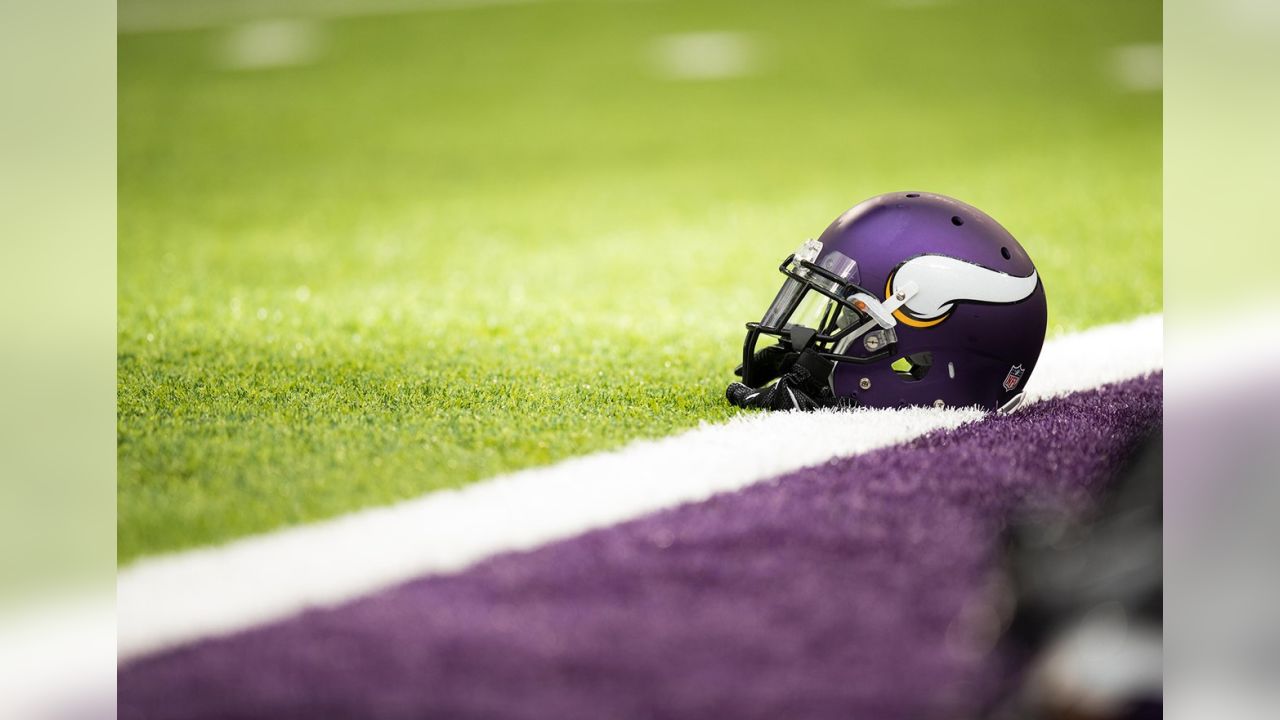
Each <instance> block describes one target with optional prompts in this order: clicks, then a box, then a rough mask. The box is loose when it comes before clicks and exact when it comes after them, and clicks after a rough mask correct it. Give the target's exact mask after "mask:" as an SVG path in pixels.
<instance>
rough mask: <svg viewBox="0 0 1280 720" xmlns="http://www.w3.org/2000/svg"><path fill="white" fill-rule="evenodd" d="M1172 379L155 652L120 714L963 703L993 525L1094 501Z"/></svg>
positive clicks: (526, 712)
mask: <svg viewBox="0 0 1280 720" xmlns="http://www.w3.org/2000/svg"><path fill="white" fill-rule="evenodd" d="M1161 390H1162V380H1161V376H1160V375H1155V376H1152V377H1148V378H1144V379H1138V380H1132V381H1128V382H1125V383H1121V384H1118V385H1113V386H1110V387H1107V388H1104V389H1102V390H1098V391H1091V392H1086V393H1080V394H1076V395H1073V396H1071V397H1068V398H1065V399H1060V400H1052V401H1046V402H1042V403H1038V404H1036V405H1033V406H1030V407H1028V408H1025V409H1024V410H1022V411H1020V412H1018V413H1016V414H1014V415H1012V416H1005V417H994V416H993V417H990V418H988V419H986V420H983V421H981V422H979V423H975V424H972V425H968V426H965V427H962V428H960V429H958V430H955V431H949V432H939V433H934V434H932V435H929V436H926V437H924V438H921V439H919V440H917V441H914V442H911V443H908V444H906V445H903V446H899V447H893V448H887V449H884V450H880V451H877V452H873V453H870V454H866V455H862V456H859V457H855V458H851V459H847V460H840V461H835V462H831V463H828V464H826V465H822V466H820V467H816V468H811V469H807V470H802V471H799V472H796V473H792V474H790V475H787V476H784V477H781V478H777V479H775V480H771V481H769V482H766V483H761V484H758V485H754V486H752V487H749V488H747V489H745V490H742V491H739V492H735V493H730V494H726V495H721V496H717V497H715V498H712V499H710V500H708V501H705V502H701V503H695V504H691V505H686V506H683V507H679V508H675V509H672V510H668V511H664V512H661V513H657V514H654V515H651V516H648V517H645V518H641V519H639V520H636V521H633V522H630V523H626V524H623V525H620V526H616V527H611V528H607V529H604V530H599V531H596V532H591V533H588V534H585V535H583V536H580V537H577V538H573V539H571V540H567V541H564V542H560V543H556V544H553V545H549V546H546V547H543V548H540V549H538V550H535V551H531V552H526V553H517V554H510V555H504V556H501V557H497V558H494V559H492V560H489V561H487V562H484V563H482V564H480V565H478V566H476V567H474V568H472V569H470V570H467V571H465V572H462V573H458V574H455V575H450V576H440V577H429V578H424V579H421V580H418V581H414V582H411V583H408V584H405V585H402V586H399V587H397V588H394V589H391V590H388V591H385V592H382V593H378V594H376V595H373V596H370V597H367V598H364V599H361V600H358V601H355V602H352V603H348V604H346V605H343V606H341V607H338V608H335V609H330V610H322V611H313V612H309V613H306V614H304V615H302V616H299V617H296V618H293V619H290V620H287V621H284V622H279V623H276V624H272V625H269V626H266V627H262V628H259V629H256V630H252V631H248V632H243V633H240V634H237V635H234V636H231V637H227V638H222V639H217V640H207V641H204V642H201V643H198V644H195V645H191V646H188V647H184V648H180V649H177V650H174V651H170V652H166V653H162V654H158V655H154V656H151V657H148V658H144V659H142V660H139V661H136V662H133V663H131V664H129V665H127V666H125V667H123V668H122V669H121V670H120V673H119V686H118V698H119V715H120V717H122V718H167V719H170V720H173V719H177V718H308V719H309V720H310V719H314V718H337V717H353V718H354V717H358V718H557V719H567V718H591V719H592V720H595V719H597V718H622V717H627V718H632V717H634V718H780V717H788V718H793V717H806V718H827V717H830V718H876V719H878V720H886V719H887V720H892V719H894V718H925V717H940V718H941V717H947V718H954V717H958V716H962V715H963V714H965V713H966V712H967V711H971V710H972V709H973V708H975V707H977V706H979V705H980V704H981V703H982V701H983V700H984V699H985V698H987V697H988V696H989V695H990V693H991V692H992V690H993V688H994V687H996V683H997V682H998V681H999V678H1000V675H1001V672H1000V670H999V666H1000V660H999V657H998V655H997V654H996V653H993V652H991V643H992V640H993V634H994V629H996V628H998V621H996V620H994V619H993V615H992V613H991V612H990V611H989V608H990V607H991V606H992V603H991V602H990V599H991V597H992V595H991V589H992V587H993V581H994V580H995V579H996V578H997V577H998V574H997V573H996V572H995V567H996V559H997V555H996V552H995V550H996V540H997V537H998V533H999V530H1000V528H1001V525H1002V523H1003V520H1004V519H1005V518H1007V517H1008V516H1009V514H1010V513H1012V512H1015V511H1017V510H1018V509H1019V508H1020V507H1024V506H1026V505H1027V504H1028V503H1035V504H1041V505H1043V504H1049V505H1061V504H1063V503H1077V502H1082V501H1086V500H1087V499H1088V498H1090V497H1092V496H1093V495H1095V494H1096V493H1097V491H1098V490H1099V489H1101V488H1102V487H1103V486H1104V485H1105V483H1106V482H1107V480H1108V479H1109V478H1110V477H1112V476H1113V475H1114V473H1115V471H1116V470H1117V469H1118V468H1119V467H1120V466H1121V465H1122V463H1124V462H1125V460H1126V459H1127V457H1128V455H1129V453H1130V451H1131V450H1132V449H1133V448H1134V447H1135V445H1136V444H1137V443H1138V442H1140V441H1141V440H1142V439H1144V438H1145V437H1146V436H1147V435H1148V434H1149V433H1150V432H1151V431H1152V430H1153V428H1155V427H1157V426H1158V425H1159V424H1160V422H1161ZM778 452H786V448H781V447H780V448H778ZM281 572H282V573H284V572H288V568H281Z"/></svg>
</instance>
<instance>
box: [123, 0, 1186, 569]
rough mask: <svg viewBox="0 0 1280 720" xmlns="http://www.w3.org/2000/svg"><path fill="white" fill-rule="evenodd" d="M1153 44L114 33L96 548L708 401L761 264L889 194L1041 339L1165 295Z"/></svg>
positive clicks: (558, 6)
mask: <svg viewBox="0 0 1280 720" xmlns="http://www.w3.org/2000/svg"><path fill="white" fill-rule="evenodd" d="M128 5H129V3H128V0H125V2H124V3H122V6H121V7H122V17H123V16H124V11H125V10H126V9H127V7H128ZM330 5H332V3H330ZM303 14H304V15H305V13H303ZM255 28H256V29H255ZM264 28H265V30H264ZM1160 31H1161V6H1160V3H1159V2H1154V1H1135V2H1112V1H1110V0H1081V1H1072V2H1044V1H1041V0H1006V1H1002V2H986V1H978V2H959V1H956V2H936V3H928V2H919V1H918V0H917V1H916V2H906V1H905V0H904V1H901V2H887V1H882V0H875V1H872V0H864V1H862V2H814V1H812V0H801V1H797V2H778V3H743V2H702V1H698V2H658V1H655V2H568V1H564V2H561V1H557V0H548V1H546V2H531V3H523V4H516V5H486V6H476V7H465V6H464V7H457V8H453V9H447V10H432V11H424V12H406V13H403V14H398V15H381V16H370V17H359V16H353V17H342V18H329V19H312V20H305V21H290V22H287V23H282V22H280V21H278V20H277V21H275V23H274V24H273V25H269V26H262V25H259V26H249V27H248V28H247V29H246V27H245V26H242V25H233V26H229V27H209V28H202V29H192V30H182V31H174V32H122V34H121V35H120V37H119V70H118V72H119V104H118V107H119V215H118V217H119V263H118V268H119V281H118V286H119V323H118V461H119V463H118V478H119V484H118V553H119V558H120V561H121V562H128V561H129V560H131V559H133V558H136V557H138V556H140V555H144V554H151V553H156V552H162V551H168V550H175V549H179V548H183V547H189V546H194V545H200V544H207V543H214V542H219V541H225V540H228V539H231V538H234V537H237V536H241V535H244V534H248V533H253V532H258V531H264V530H268V529H271V528H275V527H279V526H282V525H287V524H291V523H298V522H303V521H308V520H312V519H317V518H323V517H327V516H332V515H334V514H337V513H340V512H343V511H348V510H352V509H356V508H359V507H364V506H369V505H373V504H381V503H387V502H391V501H394V500H397V499H402V498H407V497H411V496H415V495H418V494H421V493H423V492H425V491H429V490H433V489H438V488H447V487H458V486H461V485H464V484H466V483H468V482H472V481H475V480H477V479H482V478H484V477H487V476H491V475H494V474H496V473H500V472H504V471H509V470H514V469H518V468H522V467H528V466H532V465H538V464H544V463H548V462H551V461H554V460H557V459H561V458H565V457H568V456H572V455H577V454H581V453H585V452H589V451H593V450H598V449H602V448H608V447H616V446H618V445H620V444H622V443H624V442H626V441H627V440H630V439H633V438H637V437H654V436H661V435H664V434H668V433H671V432H674V431H677V430H679V429H682V428H687V427H690V426H693V425H696V424H697V423H698V422H699V421H702V420H707V421H718V420H723V419H725V418H727V417H729V416H731V415H732V414H733V412H732V411H731V409H730V408H729V407H728V406H727V404H726V403H725V402H724V401H723V396H722V393H723V389H724V386H725V384H726V383H727V382H728V381H729V379H730V370H731V369H732V367H733V366H734V364H735V363H736V361H737V356H738V354H739V352H740V342H741V336H742V323H744V322H745V321H747V320H751V319H758V315H759V314H760V313H761V312H762V311H763V309H764V307H765V305H766V304H767V302H768V300H769V299H770V298H771V297H772V294H773V293H774V291H775V290H776V289H777V286H778V284H779V282H780V276H779V275H778V274H777V273H776V270H775V268H776V265H777V263H778V261H779V260H781V258H782V257H783V256H784V255H786V254H787V253H788V252H790V251H791V250H792V249H794V247H795V246H796V245H798V244H799V242H800V241H802V240H803V239H805V238H807V237H811V236H815V235H817V234H818V233H819V232H820V231H821V230H822V229H823V227H825V225H826V224H827V223H828V222H829V221H830V220H831V219H832V218H834V217H835V216H836V215H838V214H839V213H840V212H841V211H843V210H844V209H846V208H847V207H848V206H850V205H852V204H853V203H855V202H857V201H859V200H862V199H864V198H865V197H868V196H871V195H875V194H878V193H881V192H887V191H891V190H903V189H924V190H930V191H936V192H942V193H946V194H950V195H954V196H957V197H959V198H961V199H963V200H966V201H968V202H970V203H973V204H975V205H977V206H979V207H981V208H983V209H984V210H986V211H988V212H989V213H991V214H992V215H993V216H994V217H996V218H997V219H998V220H1000V221H1001V222H1002V223H1003V224H1005V225H1006V226H1007V227H1008V228H1009V229H1010V230H1011V231H1012V232H1013V233H1014V234H1015V235H1016V236H1018V237H1019V238H1020V240H1021V241H1022V242H1023V244H1024V245H1025V246H1026V247H1027V248H1028V250H1029V251H1030V252H1031V254H1032V256H1033V258H1034V259H1035V260H1036V262H1037V264H1038V265H1039V268H1040V271H1041V275H1042V277H1043V279H1044V283H1045V287H1046V289H1047V292H1048V295H1049V303H1050V325H1051V333H1057V332H1063V331H1066V330H1071V329H1077V328H1082V327H1086V326H1089V325H1094V324H1098V323H1104V322H1109V321H1115V320H1121V319H1125V318H1129V317H1133V316H1135V315H1139V314H1142V313H1148V312H1153V311H1158V310H1160V308H1161V306H1162V296H1161V245H1160V238H1161V196H1160V192H1161V168H1160V157H1161V155H1160V153H1161V95H1160V92H1159V90H1158V87H1157V88H1154V89H1153V88H1152V87H1144V86H1142V83H1141V82H1140V80H1141V78H1140V77H1139V82H1138V83H1137V85H1135V81H1134V79H1133V77H1132V76H1133V75H1134V72H1135V71H1134V68H1133V67H1132V64H1133V61H1132V57H1133V53H1134V50H1133V48H1135V47H1136V48H1138V50H1139V51H1141V49H1142V48H1144V47H1146V48H1149V47H1150V46H1151V45H1153V44H1156V45H1158V43H1159V42H1160ZM246 32H247V33H248V35H247V36H246V34H245V33H246ZM255 33H256V35H255ZM690 33H698V34H699V35H694V36H692V37H690V36H689V35H688V34H690ZM707 33H718V34H707ZM246 37H249V38H250V40H251V41H252V39H253V38H254V37H258V39H259V40H261V39H262V38H263V37H265V38H266V39H267V40H268V41H270V40H272V38H274V39H275V40H278V41H279V42H281V43H283V44H284V45H289V44H290V43H292V44H293V45H294V46H295V47H294V49H295V50H298V48H302V49H301V50H298V51H297V52H294V53H293V55H289V53H284V54H283V55H281V57H283V58H284V64H281V63H280V62H277V61H272V60H271V59H270V57H268V58H267V61H266V62H264V61H262V58H261V57H260V56H255V55H254V54H253V47H254V42H257V41H252V42H249V44H248V46H247V47H248V48H249V50H245V47H246V45H245V43H246V42H247V41H246V40H245V38H246ZM258 44H259V45H260V44H261V42H258ZM286 49H288V48H286ZM246 53H247V55H246ZM699 53H702V54H703V55H705V56H706V57H701V59H699V57H700V56H699ZM717 53H718V54H717ZM690 54H692V59H690V58H689V57H685V56H688V55H690ZM259 55H261V54H259ZM267 55H268V56H269V55H270V53H267ZM1138 57H1139V58H1140V57H1141V53H1139V55H1138ZM255 58H257V59H255ZM708 58H710V59H709V60H708ZM717 58H718V60H717ZM277 60H279V58H277ZM700 62H701V63H703V65H699V63H700ZM717 62H719V63H720V64H721V65H726V63H727V66H726V67H721V68H720V74H721V75H722V76H721V77H704V78H696V77H693V78H691V77H685V76H683V75H682V74H681V73H682V72H684V71H683V70H682V69H681V68H682V67H685V65H682V64H681V63H685V64H686V65H688V67H685V69H686V70H688V69H689V68H692V72H693V73H694V74H697V73H698V72H700V71H699V69H698V68H699V67H701V68H702V70H701V72H713V71H715V70H716V63H717ZM689 63H691V64H689ZM707 63H710V66H709V67H710V70H708V69H707V67H708V66H707V65H706V64H707ZM252 65H258V67H246V66H252ZM1140 70H1141V68H1139V71H1140ZM1157 70H1158V69H1157ZM713 74H714V73H713ZM1138 74H1139V75H1141V73H1140V72H1139V73H1138ZM1103 351H1105V350H1103Z"/></svg>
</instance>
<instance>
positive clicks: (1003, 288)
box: [893, 255, 1038, 320]
mask: <svg viewBox="0 0 1280 720" xmlns="http://www.w3.org/2000/svg"><path fill="white" fill-rule="evenodd" d="M1037 280H1038V278H1037V277H1036V272H1035V271H1034V270H1032V271H1031V274H1030V275H1028V276H1027V277H1018V276H1016V275H1006V274H1005V273H1002V272H1000V271H998V270H992V269H991V268H986V267H982V266H981V265H975V264H973V263H971V262H966V261H964V260H957V259H956V258H951V257H946V256H944V255H920V256H919V257H914V258H911V259H910V260H908V261H907V262H905V263H903V264H902V266H901V267H899V268H898V271H897V272H896V273H894V276H893V287H894V290H895V291H896V290H897V288H898V287H899V286H900V285H903V284H905V283H907V282H908V281H910V282H915V283H916V284H917V285H918V286H919V288H920V290H919V292H917V293H916V294H915V295H914V296H913V297H911V298H910V299H909V300H907V302H906V305H905V306H904V307H905V309H906V310H907V311H909V312H910V313H911V314H912V315H913V316H915V317H917V318H920V319H922V320H930V319H933V318H938V317H942V316H943V315H945V314H947V313H948V312H950V311H951V305H952V303H955V302H958V301H963V300H969V301H975V302H984V303H1016V302H1020V301H1022V300H1026V299H1027V298H1028V297H1030V296H1031V293H1033V292H1035V289H1036V282H1037Z"/></svg>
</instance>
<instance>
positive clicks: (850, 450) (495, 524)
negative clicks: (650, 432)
mask: <svg viewBox="0 0 1280 720" xmlns="http://www.w3.org/2000/svg"><path fill="white" fill-rule="evenodd" d="M1162 332H1163V321H1162V318H1161V317H1159V316H1154V317H1147V318H1141V319H1139V320H1136V321H1133V322H1129V323H1123V324H1120V325H1110V326H1105V327H1101V328H1097V329H1094V330H1089V331H1086V332H1084V333H1080V334H1077V335H1070V336H1066V337H1062V338H1058V339H1056V340H1053V341H1051V342H1049V343H1048V344H1047V345H1046V346H1045V350H1044V353H1043V355H1042V357H1041V360H1040V364H1039V365H1038V366H1037V368H1036V371H1035V374H1034V376H1033V377H1032V380H1031V387H1030V389H1029V391H1028V393H1029V394H1033V395H1035V396H1036V397H1046V396H1053V395H1060V394H1064V393H1068V392H1072V391H1075V390H1081V389H1086V388H1089V387H1096V386H1098V385H1102V384H1105V383H1108V382H1112V381H1115V380H1122V379H1125V378H1129V377H1133V376H1136V375H1140V374H1142V373H1145V372H1148V371H1151V370H1154V369H1158V368H1160V367H1161V366H1162ZM982 416H983V413H981V412H980V411H977V410H971V409H967V410H935V409H932V408H917V409H909V410H855V411H850V412H824V413H762V414H751V415H744V416H741V417H738V418H736V419H734V420H732V421H730V422H728V423H724V424H721V425H703V426H701V427H698V428H696V429H693V430H690V431H688V432H685V433H682V434H679V435H675V436H672V437H668V438H664V439H661V440H653V441H639V442H634V443H631V444H630V445H627V446H626V447H624V448H622V449H620V450H617V451H613V452H603V453H597V454H594V455H588V456H585V457H581V458H576V459H572V460H568V461H565V462H561V463H558V464H556V465H552V466H549V467H543V468H535V469H531V470H525V471H522V472H517V473H513V474H510V475H505V476H500V477H496V478H493V479H491V480H487V481H483V482H479V483H475V484H473V485H469V486H467V487H465V488H462V489H460V490H455V491H441V492H435V493H431V494H429V495H425V496H423V497H421V498H418V499H415V500H409V501H406V502H402V503H399V504H396V505H392V506H389V507H382V508H375V509H369V510H361V511H358V512H354V513H351V514H349V515H345V516H342V517H338V518H334V519H332V520H327V521H324V522H319V523H315V524H311V525H304V526H300V527H294V528H288V529H284V530H280V531H277V532H273V533H270V534H267V535H261V536H256V537H249V538H244V539H242V540H237V541H234V542H232V543H229V544H227V545H223V546H219V547H212V548H206V549H200V550H193V551H187V552H181V553H177V554H174V555H168V556H160V557H155V558H150V559H144V560H141V561H139V562H137V563H136V564H134V565H132V566H129V567H127V568H124V569H123V570H121V571H120V573H119V577H118V582H117V611H118V627H119V633H118V642H119V645H118V648H119V655H120V658H121V659H127V658H130V657H136V656H138V655H141V654H144V653H147V652H151V651H155V650H159V649H163V648H166V647H170V646H173V645H177V644H180V643H183V642H187V641H191V640H195V639H198V638H201V637H205V636H210V635H216V634H220V633H226V632H231V631H234V630H239V629H243V628H246V627H249V626H252V625H256V624H259V623H263V622H266V621H270V620H275V619H279V618H282V617H285V616H288V615H290V614H293V613H296V612H298V611H300V610H303V609H305V608H308V607H312V606H316V605H327V604H333V603H337V602H341V601H343V600H349V599H351V598H355V597H358V596H360V595H364V594H367V593H369V592H372V591H376V590H379V589H382V588H386V587H389V586H391V585H394V584H396V583H400V582H403V581H406V580H409V579H411V578H415V577H419V576H422V575H427V574H431V573H440V572H449V571H456V570H460V569H462V568H465V567H467V566H469V565H472V564H474V563H476V562H478V561H480V560H483V559H485V558H488V557H491V556H493V555H495V554H498V553H502V552H507V551H512V550H523V549H528V548H533V547H536V546H539V545H543V544H546V543H549V542H552V541H555V540H560V539H563V538H568V537H571V536H574V535H578V534H580V533H582V532H584V531H587V530H591V529H593V528H598V527H603V526H607V525H611V524H615V523H619V522H623V521H625V520H629V519H632V518H636V517H638V516H641V515H644V514H646V513H650V512H653V511H655V510H660V509H663V508H669V507H673V506H676V505H681V504H683V503H688V502H693V501H697V500H702V499H704V498H707V497H709V496H711V495H713V494H715V493H719V492H724V491H728V490H736V489H739V488H742V487H745V486H747V485H750V484H752V483H755V482H758V481H760V480H764V479H766V478H770V477H774V476H777V475H779V474H782V473H785V472H788V471H792V470H797V469H800V468H803V467H807V466H811V465H814V464H818V463H821V462H825V461H827V460H831V459H833V458H838V457H847V456H851V455H857V454H859V453H865V452H868V451H870V450H874V449H876V448H881V447H885V446H888V445H892V444H895V443H901V442H904V441H907V440H910V439H913V438H916V437H919V436H921V435H923V434H925V433H927V432H930V431H933V430H938V429H942V428H954V427H957V426H959V425H962V424H964V423H967V422H972V421H974V420H977V419H980V418H981V417H982Z"/></svg>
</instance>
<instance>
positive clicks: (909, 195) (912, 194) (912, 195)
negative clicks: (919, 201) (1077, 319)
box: [907, 193, 920, 198]
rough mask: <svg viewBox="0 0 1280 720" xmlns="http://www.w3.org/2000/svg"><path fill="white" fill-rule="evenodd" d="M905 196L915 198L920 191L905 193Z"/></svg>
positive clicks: (918, 195)
mask: <svg viewBox="0 0 1280 720" xmlns="http://www.w3.org/2000/svg"><path fill="white" fill-rule="evenodd" d="M907 197H909V198H917V197H920V193H907Z"/></svg>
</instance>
